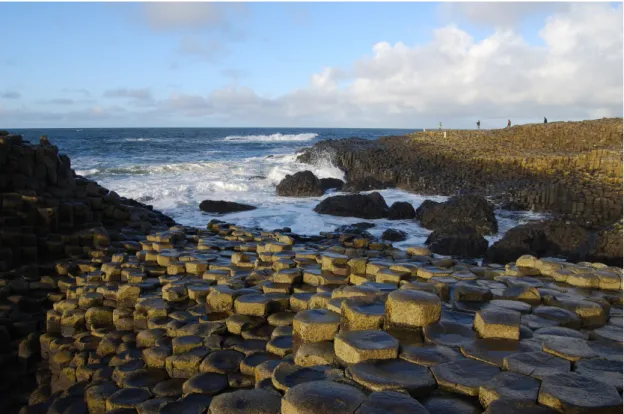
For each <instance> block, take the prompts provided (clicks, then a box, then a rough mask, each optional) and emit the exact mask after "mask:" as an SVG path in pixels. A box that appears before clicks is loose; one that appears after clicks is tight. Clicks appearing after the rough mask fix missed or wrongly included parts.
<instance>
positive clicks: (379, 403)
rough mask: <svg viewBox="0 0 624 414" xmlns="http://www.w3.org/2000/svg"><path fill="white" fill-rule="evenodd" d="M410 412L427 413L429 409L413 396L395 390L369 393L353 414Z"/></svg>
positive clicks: (415, 413) (414, 413)
mask: <svg viewBox="0 0 624 414" xmlns="http://www.w3.org/2000/svg"><path fill="white" fill-rule="evenodd" d="M388 413H412V414H429V411H428V410H427V409H426V408H425V407H423V406H422V404H421V403H419V402H418V401H417V400H415V399H414V398H412V397H410V396H409V395H406V394H404V393H401V392H396V391H379V392H373V393H371V394H370V395H369V396H368V398H367V399H366V401H364V403H363V404H362V405H361V406H360V408H358V409H357V411H356V412H355V414H388Z"/></svg>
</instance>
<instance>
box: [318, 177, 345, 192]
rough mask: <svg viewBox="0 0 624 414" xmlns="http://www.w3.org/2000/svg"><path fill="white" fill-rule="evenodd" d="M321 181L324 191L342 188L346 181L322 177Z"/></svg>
mask: <svg viewBox="0 0 624 414" xmlns="http://www.w3.org/2000/svg"><path fill="white" fill-rule="evenodd" d="M320 181H321V187H322V188H323V190H324V191H327V190H331V189H335V190H342V187H343V186H344V181H342V180H340V179H338V178H321V179H320Z"/></svg>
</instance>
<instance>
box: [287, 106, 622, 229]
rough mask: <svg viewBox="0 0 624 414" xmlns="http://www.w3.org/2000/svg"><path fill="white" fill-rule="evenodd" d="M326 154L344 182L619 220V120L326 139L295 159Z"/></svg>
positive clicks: (589, 220)
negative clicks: (482, 197) (470, 195)
mask: <svg viewBox="0 0 624 414" xmlns="http://www.w3.org/2000/svg"><path fill="white" fill-rule="evenodd" d="M444 133H446V138H445V137H444ZM327 155H329V156H330V157H331V159H332V161H333V162H334V163H335V164H336V165H337V166H338V167H339V168H341V169H343V170H344V171H345V172H346V174H347V177H348V179H349V180H358V179H363V178H366V177H370V176H374V177H375V178H377V179H379V180H381V181H382V182H385V183H389V184H392V185H394V186H396V187H399V188H403V189H406V190H409V191H413V192H417V193H421V194H430V195H455V194H458V193H461V192H472V191H475V192H485V193H486V194H487V195H488V196H489V197H491V198H492V199H493V200H494V201H497V202H499V203H501V204H504V205H506V206H508V207H510V208H514V209H526V210H529V209H530V210H536V211H543V212H551V213H555V214H557V215H561V216H563V217H565V218H567V219H572V220H575V221H578V222H579V223H582V224H586V225H590V226H592V227H596V228H597V227H602V226H605V225H609V224H612V223H613V222H615V221H617V220H618V219H620V218H621V217H622V211H623V210H622V118H611V119H600V120H592V121H582V122H554V123H549V124H535V125H521V126H514V127H511V128H505V129H498V130H481V131H476V130H444V131H440V130H432V131H427V132H417V133H412V134H409V135H407V136H401V137H398V136H392V137H382V138H380V139H378V140H377V141H370V140H363V139H358V138H349V139H343V140H328V141H322V142H319V143H317V144H315V146H314V147H312V148H308V149H306V150H304V151H303V152H302V153H301V154H300V155H299V157H298V159H299V160H300V161H302V162H307V163H313V162H314V161H315V159H317V158H319V157H325V156H327Z"/></svg>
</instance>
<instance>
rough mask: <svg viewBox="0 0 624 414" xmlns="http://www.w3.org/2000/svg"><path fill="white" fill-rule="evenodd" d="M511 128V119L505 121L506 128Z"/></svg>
mask: <svg viewBox="0 0 624 414" xmlns="http://www.w3.org/2000/svg"><path fill="white" fill-rule="evenodd" d="M509 127H511V119H508V120H507V128H509Z"/></svg>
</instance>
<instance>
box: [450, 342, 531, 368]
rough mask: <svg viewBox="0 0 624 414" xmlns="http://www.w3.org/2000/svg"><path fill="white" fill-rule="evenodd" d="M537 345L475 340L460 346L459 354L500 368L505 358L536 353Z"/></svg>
mask: <svg viewBox="0 0 624 414" xmlns="http://www.w3.org/2000/svg"><path fill="white" fill-rule="evenodd" d="M539 349H540V348H539V346H538V345H537V344H533V343H530V342H526V341H521V342H518V341H511V340H508V339H476V340H475V341H473V342H470V343H467V344H465V345H462V347H461V352H462V354H463V355H464V356H465V357H467V358H472V359H476V360H478V361H481V362H486V363H488V364H492V365H496V366H497V367H502V366H503V364H504V359H505V357H508V356H510V355H514V354H518V353H523V352H533V351H538V350H539Z"/></svg>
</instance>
